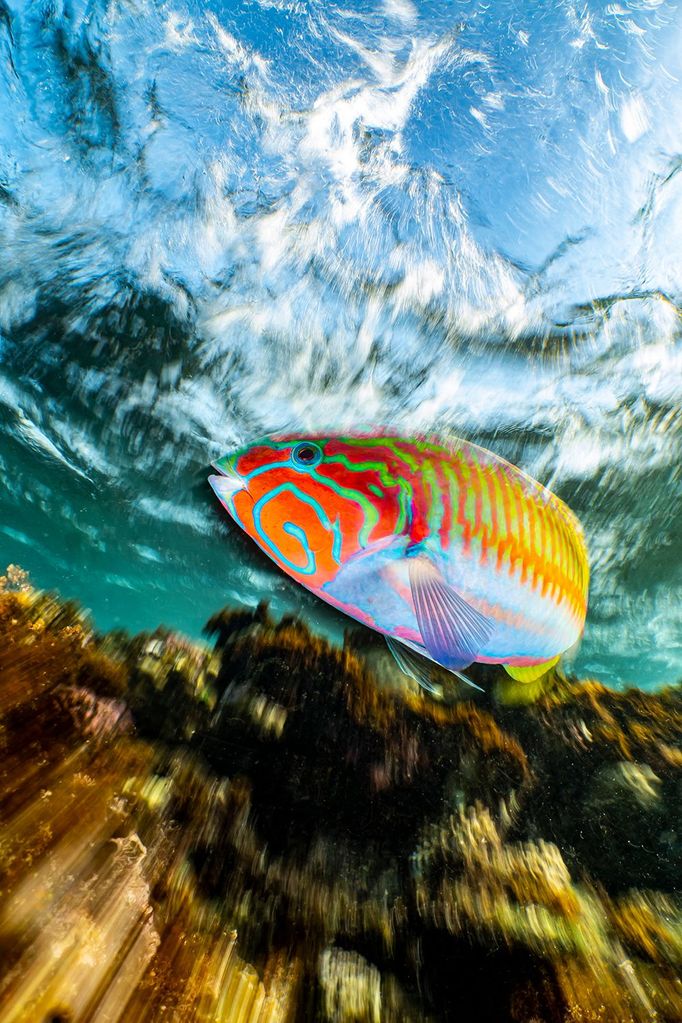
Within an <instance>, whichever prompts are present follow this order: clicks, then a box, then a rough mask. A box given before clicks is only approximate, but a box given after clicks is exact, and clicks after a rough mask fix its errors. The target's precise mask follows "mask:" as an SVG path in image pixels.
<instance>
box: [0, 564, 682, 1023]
mask: <svg viewBox="0 0 682 1023" xmlns="http://www.w3.org/2000/svg"><path fill="white" fill-rule="evenodd" d="M207 632H208V634H209V635H210V636H211V637H212V638H213V642H214V645H213V647H208V646H206V647H202V646H200V645H198V644H192V643H189V642H188V641H187V640H185V639H183V638H182V637H181V636H179V635H178V634H176V633H173V632H170V631H166V630H158V631H157V632H156V633H153V634H146V635H141V636H136V637H132V638H131V637H128V636H126V635H124V634H122V633H117V634H110V635H107V636H98V635H96V634H95V633H94V632H93V630H92V628H91V626H90V625H89V623H88V621H87V619H86V617H85V616H84V615H83V614H82V613H81V612H80V611H79V609H78V607H77V606H76V605H74V604H72V603H66V602H63V601H60V600H58V599H56V598H54V597H51V596H49V595H46V594H43V593H40V592H37V591H35V590H33V589H32V588H31V587H30V586H29V584H28V582H27V580H26V579H25V577H24V575H23V574H22V573H21V571H20V570H18V569H16V568H14V567H12V568H11V570H8V573H7V575H6V576H5V577H2V578H1V579H0V742H1V743H2V757H1V758H0V775H1V779H2V783H1V786H0V814H1V815H2V831H1V837H0V892H1V895H2V898H1V899H0V949H1V955H0V970H1V976H0V1019H1V1020H2V1023H20V1021H27V1023H86V1021H87V1023H117V1021H121V1023H136V1021H140V1023H141V1021H145V1023H147V1021H164V1023H168V1021H172V1023H176V1021H177V1023H186V1021H187V1023H189V1021H195V1020H196V1021H235V1023H236V1021H259V1023H265V1021H272V1023H274V1021H292V1023H293V1021H296V1023H298V1021H308V1020H310V1021H318V1020H319V1021H335V1023H356V1021H357V1023H361V1021H362V1023H364V1021H368V1023H383V1021H396V1023H398V1021H411V1020H415V1021H417V1020H424V1021H426V1020H429V1021H439V1020H443V1021H446V1020H452V1021H457V1023H469V1021H471V1023H484V1021H487V1020H490V1021H495V1023H504V1021H507V1020H509V1021H518V1023H521V1021H526V1023H531V1021H534V1023H545V1021H547V1023H555V1021H556V1023H569V1021H570V1023H588V1021H595V1023H596V1021H599V1023H630V1021H632V1023H645V1021H646V1023H649V1021H658V1023H679V1021H680V1020H682V981H681V979H680V969H681V966H682V905H681V902H680V878H681V877H682V838H681V836H682V693H681V691H680V687H679V686H677V687H670V688H669V689H666V690H663V691H661V692H658V693H648V692H644V691H640V690H632V691H628V692H614V691H611V690H609V689H607V688H605V687H604V686H602V685H599V684H598V683H596V682H574V681H568V680H566V679H562V678H560V677H559V676H556V677H555V678H554V679H553V680H552V684H551V686H550V687H549V688H548V690H547V691H545V692H538V693H537V698H536V699H535V700H534V702H527V701H525V702H524V701H522V700H521V701H519V700H508V699H506V698H505V693H506V690H505V688H504V683H503V682H502V680H500V679H498V677H497V675H496V674H495V672H494V671H492V670H490V671H483V672H482V674H481V677H480V681H483V682H484V684H485V685H486V693H485V694H484V695H481V694H478V693H472V692H471V691H466V692H464V693H463V694H462V693H457V695H456V697H455V698H453V699H451V700H449V701H448V700H444V701H441V702H434V701H433V700H430V699H428V698H427V697H425V696H423V695H422V694H421V693H419V692H416V691H415V690H413V689H412V688H411V687H410V686H409V684H408V683H407V681H406V680H405V679H404V677H403V676H401V675H400V673H398V672H397V669H395V668H393V667H392V666H391V663H390V662H389V661H387V660H386V659H385V658H384V655H383V653H382V651H381V647H380V645H377V644H375V643H374V641H373V639H372V638H371V637H370V638H368V635H367V634H365V633H360V632H357V633H352V634H349V635H348V637H347V641H346V646H345V648H344V649H343V650H340V649H336V648H334V647H332V646H331V645H330V644H328V643H327V642H326V641H325V640H323V639H321V638H319V637H317V636H314V635H313V634H311V633H310V632H309V631H308V630H307V628H306V627H305V626H304V625H302V624H301V623H300V622H298V621H296V620H294V619H291V618H285V619H283V620H282V621H280V622H275V621H273V620H272V619H271V618H270V616H269V614H268V612H267V609H266V608H265V607H264V606H261V607H260V608H258V609H257V611H255V612H245V611H229V610H225V611H222V612H220V613H219V614H217V615H216V616H215V617H214V618H213V619H211V621H210V622H209V623H208V626H207ZM644 670H645V667H644V666H643V671H644ZM534 695H535V694H534Z"/></svg>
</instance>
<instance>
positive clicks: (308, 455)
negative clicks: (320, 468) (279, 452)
mask: <svg viewBox="0 0 682 1023" xmlns="http://www.w3.org/2000/svg"><path fill="white" fill-rule="evenodd" d="M293 456H294V461H295V462H298V464H299V465H313V464H314V463H315V462H319V461H320V458H321V452H320V450H319V448H316V447H315V446H314V445H312V444H299V445H298V446H297V447H295V448H294V450H293Z"/></svg>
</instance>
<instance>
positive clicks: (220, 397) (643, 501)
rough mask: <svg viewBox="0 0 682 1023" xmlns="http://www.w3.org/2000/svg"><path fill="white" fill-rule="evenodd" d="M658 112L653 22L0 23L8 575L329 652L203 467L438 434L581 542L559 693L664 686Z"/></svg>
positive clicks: (676, 438) (672, 120)
mask: <svg viewBox="0 0 682 1023" xmlns="http://www.w3.org/2000/svg"><path fill="white" fill-rule="evenodd" d="M681 83H682V10H681V9H680V6H679V4H677V3H674V2H666V0H649V2H647V0H638V2H631V3H626V2H622V3H613V4H597V3H594V2H593V3H590V4H582V3H581V4H574V3H572V2H568V0H563V2H560V3H557V4H552V5H544V4H542V5H540V4H533V3H525V4H522V3H520V2H513V3H511V2H499V3H494V4H488V3H485V4H484V3H475V2H471V3H443V2H442V0H439V2H434V3H431V2H428V3H427V2H424V3H411V2H410V0H386V2H385V3H383V4H379V3H376V4H368V3H352V2H350V3H348V4H336V3H330V2H328V0H318V2H309V3H306V2H303V0H291V2H285V0H260V2H258V0H251V2H243V3H236V2H234V3H225V4H220V3H216V2H204V3H189V4H183V3H175V2H171V3H160V2H159V3H153V2H142V0H141V2H134V0H131V2H123V0H120V2H118V0H114V2H109V3H105V2H101V0H93V2H91V3H81V2H73V3H70V2H64V0H49V2H33V3H30V4H29V3H21V2H20V0H0V246H1V249H0V251H1V253H2V259H1V260H0V466H1V468H2V476H3V487H2V491H1V493H0V563H1V564H5V563H7V562H8V561H19V562H20V563H21V564H22V565H23V566H24V567H25V568H27V569H28V570H29V571H30V572H31V575H32V577H33V579H34V581H35V582H36V583H37V584H38V585H41V586H50V587H52V586H54V587H58V588H59V589H60V591H61V592H62V593H63V594H65V595H77V596H78V597H79V598H81V599H82V600H84V601H85V603H86V604H87V605H88V606H89V607H91V608H92V610H93V613H94V616H95V620H96V622H97V624H98V625H99V626H101V627H103V628H108V627H111V626H113V625H123V626H125V627H128V628H131V629H138V628H145V627H153V626H155V625H156V624H158V623H159V622H160V621H164V622H167V623H169V624H172V625H173V626H175V627H177V628H181V629H184V630H186V631H188V632H189V633H192V634H197V633H198V631H199V629H200V628H201V626H202V624H203V622H204V621H205V620H206V618H207V617H208V615H209V614H210V613H211V612H212V611H214V610H215V609H216V608H217V607H219V606H220V605H221V604H223V603H227V602H233V603H234V602H241V603H245V604H251V605H253V604H255V603H256V602H257V601H258V600H259V599H260V598H261V597H262V596H263V595H267V596H269V597H270V598H271V599H272V601H273V604H274V607H275V609H281V608H283V607H285V606H286V607H303V608H304V613H305V615H306V616H307V617H308V618H309V619H310V620H311V621H313V622H314V623H316V624H319V623H320V622H321V621H322V620H323V617H322V616H325V617H324V621H326V622H329V621H330V618H329V613H328V612H326V611H324V610H323V609H322V608H321V607H320V606H319V605H318V604H317V603H316V602H315V601H314V600H313V598H312V597H309V596H306V595H305V594H304V593H303V591H301V590H300V589H298V588H296V587H295V586H294V584H293V583H290V582H289V581H288V580H287V579H286V578H284V577H283V576H282V575H280V573H279V572H278V571H277V570H276V569H275V567H274V566H273V565H271V564H270V563H269V562H267V560H266V559H264V558H262V557H261V556H259V555H258V553H257V552H256V551H255V549H254V548H253V545H251V544H250V543H249V542H248V541H247V540H246V539H245V538H243V537H241V536H238V535H236V534H235V532H234V530H233V529H231V528H230V526H229V524H228V523H227V522H226V521H225V519H224V517H223V516H222V514H221V512H220V510H219V509H218V508H217V506H216V502H215V500H214V499H213V496H212V494H211V492H210V490H209V488H208V486H207V484H206V482H205V478H206V475H207V468H208V463H209V462H210V460H211V459H212V458H214V457H216V456H217V455H220V454H222V453H224V451H226V450H228V449H229V448H231V447H233V446H235V445H238V444H242V443H246V442H248V441H250V440H252V439H253V438H255V437H256V436H258V435H259V434H262V433H267V432H269V431H273V430H283V429H287V430H299V429H300V430H302V431H304V430H312V429H323V430H331V429H337V430H339V429H340V430H353V429H354V428H357V427H359V426H360V425H368V424H373V423H384V424H392V425H395V426H397V427H398V428H400V429H401V430H402V431H404V432H408V433H409V432H410V431H413V430H417V429H425V428H428V429H438V430H448V431H455V432H456V433H458V434H460V435H464V436H466V437H468V438H470V439H472V440H476V441H479V442H480V443H483V444H484V445H486V446H487V447H490V448H492V449H493V450H495V451H497V452H498V453H500V454H503V455H505V456H506V457H508V458H509V459H510V460H511V461H513V462H515V463H516V464H519V465H521V466H523V468H525V469H526V470H528V471H529V472H530V473H531V474H533V475H534V476H536V477H537V478H539V479H540V480H542V481H543V482H544V483H546V484H548V485H549V486H551V487H552V488H553V489H554V490H556V492H557V493H558V494H560V496H561V497H563V498H564V499H565V500H566V501H567V502H568V503H569V504H570V505H571V506H572V507H573V508H574V509H575V511H576V512H577V513H578V514H579V515H580V517H581V519H582V521H583V523H584V526H585V531H586V534H587V538H588V544H589V548H590V552H591V561H592V580H593V581H592V588H591V598H590V610H589V614H588V625H587V629H586V633H585V638H584V641H583V645H582V648H581V651H580V654H579V658H578V662H577V668H578V670H579V671H581V672H583V673H594V674H595V675H596V676H597V677H600V678H602V679H604V680H605V681H609V682H611V683H617V684H625V683H627V682H636V683H638V684H640V685H642V686H645V687H646V686H650V685H656V684H659V683H662V682H665V681H673V680H674V679H675V678H678V677H679V676H680V674H682V643H681V640H680V637H681V635H682V628H681V626H682V612H681V610H680V608H681V607H682V601H681V600H680V592H681V589H682V575H681V562H682V559H681V558H680V549H681V528H682V527H681V525H680V523H681V516H680V497H681V494H680V475H679V467H680V453H681V452H680V423H681V422H682V416H680V407H681V404H682V325H681V321H680V312H681V310H680V294H681V285H682V269H681V268H682V258H681V257H682V241H681V238H682V174H680V173H679V171H680V168H681V167H682V128H681V127H680V126H681V125H682V84H681ZM336 627H338V623H337V625H336Z"/></svg>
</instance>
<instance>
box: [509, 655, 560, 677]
mask: <svg viewBox="0 0 682 1023" xmlns="http://www.w3.org/2000/svg"><path fill="white" fill-rule="evenodd" d="M560 657H561V654H557V655H556V657H551V658H550V659H549V660H548V661H543V662H542V663H541V664H529V665H528V666H527V667H524V668H521V667H516V666H515V665H513V664H503V665H502V667H503V668H504V670H505V671H506V672H507V674H508V675H511V677H512V678H513V679H514V681H515V682H535V681H537V679H539V678H542V676H543V675H546V674H547V672H548V671H549V669H550V668H553V667H554V665H555V664H557V663H558V661H559V658H560Z"/></svg>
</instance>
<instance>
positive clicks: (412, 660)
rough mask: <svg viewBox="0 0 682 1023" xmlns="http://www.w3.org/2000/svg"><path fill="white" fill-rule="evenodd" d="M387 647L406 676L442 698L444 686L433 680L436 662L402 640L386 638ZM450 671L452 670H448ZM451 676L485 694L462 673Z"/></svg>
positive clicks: (454, 672)
mask: <svg viewBox="0 0 682 1023" xmlns="http://www.w3.org/2000/svg"><path fill="white" fill-rule="evenodd" d="M386 645H387V646H388V649H389V650H390V651H391V653H392V654H393V657H394V658H395V662H396V664H397V665H398V667H399V668H400V670H401V671H402V672H404V673H405V675H408V676H409V677H410V678H413V679H414V680H415V682H418V683H419V685H420V686H421V687H422V689H425V690H426V692H427V693H431V695H432V696H438V697H440V696H442V694H443V690H442V686H439V685H438V684H437V683H435V682H434V679H433V668H432V667H431V664H434V663H435V662H433V661H429V659H428V658H427V657H424V656H423V655H422V654H419V653H417V651H416V650H412V649H411V647H408V646H405V644H404V643H401V642H400V640H397V639H394V638H393V637H392V636H386ZM446 670H448V671H449V670H450V669H446ZM450 674H452V675H455V676H456V677H457V678H458V679H460V680H461V681H462V682H465V683H466V684H467V685H468V686H471V687H472V688H473V689H478V691H479V692H480V693H482V692H483V690H482V689H481V687H480V686H477V685H476V683H475V682H472V681H471V679H470V678H467V676H466V675H463V674H462V673H461V671H451V672H450Z"/></svg>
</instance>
